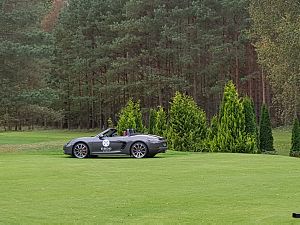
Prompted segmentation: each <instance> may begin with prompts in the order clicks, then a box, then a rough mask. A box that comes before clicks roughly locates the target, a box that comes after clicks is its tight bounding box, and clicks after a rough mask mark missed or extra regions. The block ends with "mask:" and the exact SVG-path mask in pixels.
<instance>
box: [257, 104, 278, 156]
mask: <svg viewBox="0 0 300 225" xmlns="http://www.w3.org/2000/svg"><path fill="white" fill-rule="evenodd" d="M273 142H274V139H273V134H272V127H271V121H270V115H269V110H268V109H267V107H266V105H265V104H263V105H262V108H261V116H260V123H259V149H260V151H261V152H269V151H271V152H272V151H275V150H274V147H273V146H274V145H273Z"/></svg>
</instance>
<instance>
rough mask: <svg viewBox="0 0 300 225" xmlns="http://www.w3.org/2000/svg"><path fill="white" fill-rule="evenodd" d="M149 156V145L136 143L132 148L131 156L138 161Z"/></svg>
mask: <svg viewBox="0 0 300 225" xmlns="http://www.w3.org/2000/svg"><path fill="white" fill-rule="evenodd" d="M147 154H148V148H147V145H145V144H144V143H143V142H136V143H134V144H133V145H132V146H131V155H132V156H133V157H134V158H136V159H141V158H145V157H146V156H147Z"/></svg>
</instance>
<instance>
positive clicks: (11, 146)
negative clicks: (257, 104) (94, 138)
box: [0, 130, 300, 225]
mask: <svg viewBox="0 0 300 225" xmlns="http://www.w3.org/2000/svg"><path fill="white" fill-rule="evenodd" d="M281 132H284V131H283V130H276V131H275V132H274V138H275V143H276V148H280V153H282V154H283V155H284V154H286V153H288V148H289V147H288V145H285V143H288V142H289V141H290V133H288V132H287V133H286V134H285V133H284V134H281ZM275 133H276V134H275ZM90 135H91V133H84V132H81V133H79V132H66V131H51V132H48V131H41V132H21V133H0V207H1V210H0V224H151V225H152V224H298V223H299V222H300V220H299V219H298V220H297V219H293V218H292V217H291V214H292V212H300V192H298V191H297V189H298V187H299V186H300V179H299V174H300V167H299V163H300V161H299V160H300V159H298V158H291V157H286V156H282V155H248V154H229V153H225V154H223V153H217V154H215V153H181V152H168V153H167V154H160V155H158V157H156V158H153V159H142V160H136V159H131V158H128V157H121V158H112V157H111V158H92V159H84V160H78V159H73V158H70V157H68V156H65V155H63V154H62V150H61V148H62V144H63V143H64V142H65V141H67V140H68V139H70V138H72V137H78V136H90ZM282 135H286V136H284V137H283V136H282ZM35 136H36V137H37V138H35ZM288 137H289V138H288ZM286 138H288V141H286ZM285 146H287V147H285Z"/></svg>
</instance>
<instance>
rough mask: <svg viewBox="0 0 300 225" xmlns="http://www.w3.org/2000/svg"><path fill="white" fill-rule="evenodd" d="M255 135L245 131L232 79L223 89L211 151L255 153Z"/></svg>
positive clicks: (239, 103) (242, 108)
mask: <svg viewBox="0 0 300 225" xmlns="http://www.w3.org/2000/svg"><path fill="white" fill-rule="evenodd" d="M255 143H256V142H255V137H253V136H252V135H248V134H247V133H246V132H245V114H244V107H243V104H242V103H241V101H240V99H239V97H238V93H237V91H236V89H235V86H234V84H233V82H232V81H229V82H228V83H227V85H226V86H225V89H224V95H223V101H222V103H221V108H220V113H219V118H218V128H217V134H216V135H215V136H214V138H213V140H212V141H211V146H210V147H211V151H217V152H247V153H255V152H256V147H255Z"/></svg>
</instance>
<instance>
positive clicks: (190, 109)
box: [168, 92, 207, 151]
mask: <svg viewBox="0 0 300 225" xmlns="http://www.w3.org/2000/svg"><path fill="white" fill-rule="evenodd" d="M169 117H170V120H169V134H168V141H169V143H170V147H171V149H173V150H175V151H205V150H206V139H207V124H206V115H205V112H204V111H203V110H202V109H201V108H199V107H198V106H197V104H196V103H195V101H194V100H193V98H192V97H190V96H187V95H184V94H181V93H179V92H176V94H175V96H174V98H173V99H172V102H171V109H170V113H169Z"/></svg>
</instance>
